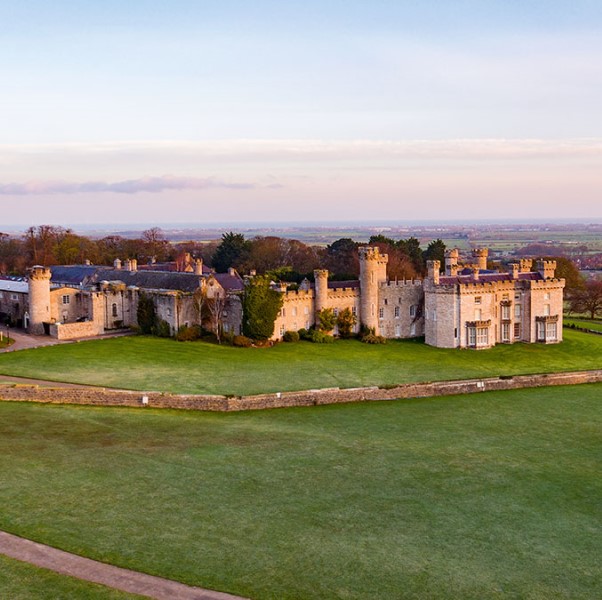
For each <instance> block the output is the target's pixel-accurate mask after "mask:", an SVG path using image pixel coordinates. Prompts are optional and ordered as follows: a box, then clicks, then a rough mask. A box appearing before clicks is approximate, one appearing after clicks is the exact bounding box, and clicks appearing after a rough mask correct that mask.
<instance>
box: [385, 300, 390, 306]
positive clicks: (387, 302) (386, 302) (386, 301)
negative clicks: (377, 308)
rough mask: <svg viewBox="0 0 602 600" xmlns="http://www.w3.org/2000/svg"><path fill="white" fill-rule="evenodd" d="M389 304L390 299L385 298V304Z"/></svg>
mask: <svg viewBox="0 0 602 600" xmlns="http://www.w3.org/2000/svg"><path fill="white" fill-rule="evenodd" d="M387 304H389V301H388V300H387V298H385V306H387Z"/></svg>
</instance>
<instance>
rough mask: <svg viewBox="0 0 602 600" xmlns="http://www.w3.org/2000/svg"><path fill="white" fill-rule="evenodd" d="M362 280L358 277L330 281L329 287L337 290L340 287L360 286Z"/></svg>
mask: <svg viewBox="0 0 602 600" xmlns="http://www.w3.org/2000/svg"><path fill="white" fill-rule="evenodd" d="M359 287H360V282H359V280H358V279H352V280H349V281H329V282H328V289H330V290H336V289H339V288H359Z"/></svg>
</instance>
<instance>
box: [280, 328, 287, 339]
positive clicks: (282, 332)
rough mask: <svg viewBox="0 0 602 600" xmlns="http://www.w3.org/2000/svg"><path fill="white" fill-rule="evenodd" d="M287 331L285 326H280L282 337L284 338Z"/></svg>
mask: <svg viewBox="0 0 602 600" xmlns="http://www.w3.org/2000/svg"><path fill="white" fill-rule="evenodd" d="M285 331H286V328H285V327H284V325H280V337H282V336H283V335H284V332H285Z"/></svg>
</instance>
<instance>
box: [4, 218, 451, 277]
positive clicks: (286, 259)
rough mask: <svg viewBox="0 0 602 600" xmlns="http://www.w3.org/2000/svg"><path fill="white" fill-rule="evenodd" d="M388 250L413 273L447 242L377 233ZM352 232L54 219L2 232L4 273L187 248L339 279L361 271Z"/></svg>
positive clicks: (169, 257)
mask: <svg viewBox="0 0 602 600" xmlns="http://www.w3.org/2000/svg"><path fill="white" fill-rule="evenodd" d="M368 243H369V244H370V245H372V246H378V247H379V249H380V250H381V252H383V253H386V254H388V255H389V264H388V273H389V277H390V278H392V279H395V278H398V279H404V278H405V279H412V278H415V277H421V276H423V275H424V273H425V266H426V261H427V260H430V259H436V260H440V261H441V262H442V263H443V260H444V253H445V244H444V243H443V242H442V241H441V240H439V239H438V240H434V241H433V242H431V243H430V244H429V245H428V246H427V248H425V249H422V248H421V246H420V241H419V240H418V239H416V238H415V237H410V238H408V239H406V240H393V239H391V238H388V237H385V236H382V235H378V236H372V237H371V238H370V240H369V242H368ZM360 245H362V244H360V243H358V242H355V241H354V240H352V239H350V238H341V239H339V240H337V241H335V242H333V243H332V244H329V245H328V246H326V247H318V246H309V245H307V244H304V243H303V242H300V241H299V240H290V239H284V238H280V237H276V236H258V237H254V238H251V239H246V238H245V236H244V235H243V234H240V233H233V232H229V233H224V234H223V235H222V238H221V240H220V241H219V242H213V243H209V244H207V243H200V242H181V243H177V244H174V243H171V242H170V241H169V240H168V239H167V238H166V237H165V235H164V233H163V232H162V230H161V229H159V228H157V227H154V228H152V229H148V230H146V231H143V232H142V234H141V236H140V238H136V239H131V238H125V237H122V236H119V235H110V236H106V237H103V238H100V239H92V238H89V237H86V236H82V235H78V234H76V233H74V232H73V231H72V230H71V229H68V228H64V227H58V226H54V225H39V226H35V227H30V228H29V229H28V230H27V231H26V232H25V234H24V235H23V236H21V237H19V238H16V237H11V236H9V235H7V234H4V233H0V274H3V275H11V274H14V275H20V274H23V273H24V272H25V270H26V269H27V268H28V267H31V266H32V265H35V264H40V265H45V266H52V265H68V264H83V263H84V262H85V261H86V260H89V261H90V262H91V263H92V264H97V265H111V264H112V263H113V261H114V260H115V259H116V258H119V259H121V260H124V259H127V258H136V259H137V260H138V263H139V264H144V263H148V262H158V263H161V262H170V261H177V260H178V258H179V257H181V256H182V254H183V253H184V252H189V253H190V254H191V255H192V256H194V257H196V258H202V259H203V261H204V263H205V264H206V265H207V266H209V267H213V268H214V269H215V270H216V271H217V272H221V273H223V272H226V271H227V270H228V268H229V267H234V268H236V269H238V270H239V272H241V273H248V272H249V271H251V270H255V271H256V272H257V273H258V274H264V273H268V274H270V275H271V276H272V277H274V278H279V279H281V280H283V281H291V282H294V281H297V282H298V281H301V280H302V279H303V278H304V277H309V278H311V277H312V275H313V270H314V269H328V270H329V271H330V273H331V276H332V277H333V278H335V279H339V280H341V279H356V278H357V277H358V275H359V258H358V247H359V246H360Z"/></svg>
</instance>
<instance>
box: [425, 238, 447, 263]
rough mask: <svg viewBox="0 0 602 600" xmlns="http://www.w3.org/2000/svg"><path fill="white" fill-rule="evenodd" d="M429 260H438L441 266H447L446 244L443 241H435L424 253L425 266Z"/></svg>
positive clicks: (438, 239)
mask: <svg viewBox="0 0 602 600" xmlns="http://www.w3.org/2000/svg"><path fill="white" fill-rule="evenodd" d="M427 260H438V261H439V262H440V263H441V266H443V265H445V243H444V241H443V240H442V239H440V238H437V239H436V240H433V241H432V242H431V243H430V244H429V245H428V246H427V248H426V250H424V251H423V252H422V263H423V264H424V265H425V266H426V261H427Z"/></svg>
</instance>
